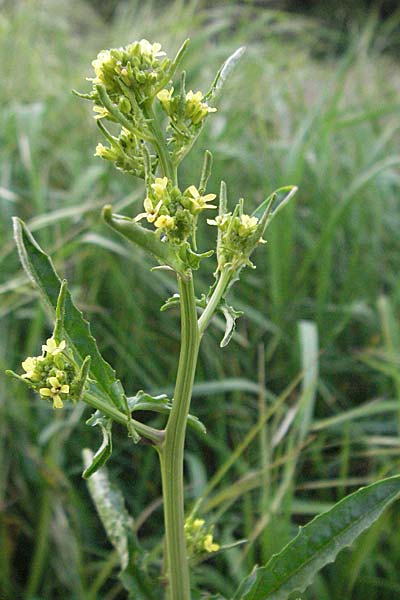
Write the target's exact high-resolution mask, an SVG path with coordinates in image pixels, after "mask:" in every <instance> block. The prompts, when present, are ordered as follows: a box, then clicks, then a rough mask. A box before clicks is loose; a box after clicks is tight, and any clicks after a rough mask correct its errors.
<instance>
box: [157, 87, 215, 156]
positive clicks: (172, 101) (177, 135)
mask: <svg viewBox="0 0 400 600" xmlns="http://www.w3.org/2000/svg"><path fill="white" fill-rule="evenodd" d="M157 98H158V100H159V101H160V104H161V106H162V108H163V110H164V112H165V113H166V114H167V115H168V117H169V126H170V129H171V132H172V134H171V137H170V138H169V143H170V145H171V146H172V147H173V154H174V156H175V157H176V159H177V160H180V159H181V158H183V156H184V155H185V153H186V151H187V149H188V148H190V146H191V143H192V140H193V139H194V138H195V137H196V136H197V135H198V134H199V131H200V129H201V127H202V125H203V121H204V118H205V117H206V116H207V115H208V114H209V113H213V112H216V110H217V109H216V108H213V107H211V106H209V105H208V104H207V101H206V98H205V97H204V96H203V94H202V92H193V91H192V90H190V91H189V92H187V93H186V92H184V91H183V92H181V93H180V94H176V95H174V88H173V87H171V88H170V89H169V90H168V89H165V88H164V89H162V90H161V91H160V92H159V93H158V94H157Z"/></svg>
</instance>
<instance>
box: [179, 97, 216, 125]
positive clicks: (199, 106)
mask: <svg viewBox="0 0 400 600" xmlns="http://www.w3.org/2000/svg"><path fill="white" fill-rule="evenodd" d="M202 100H203V94H202V93H201V92H196V93H194V92H193V90H190V91H189V92H188V93H187V94H186V116H187V117H188V118H189V119H191V120H192V123H193V125H197V124H198V123H200V121H201V120H202V119H203V118H204V117H205V116H206V115H207V114H208V113H211V112H216V110H217V109H216V108H211V106H208V104H207V102H202Z"/></svg>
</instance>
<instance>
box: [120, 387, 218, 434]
mask: <svg viewBox="0 0 400 600" xmlns="http://www.w3.org/2000/svg"><path fill="white" fill-rule="evenodd" d="M128 406H129V410H130V411H131V412H135V411H138V410H149V411H152V412H157V413H161V414H169V413H170V412H171V409H172V402H170V400H169V398H168V396H166V395H165V394H160V395H159V396H151V395H150V394H147V393H146V392H144V391H143V390H139V391H138V393H137V394H136V396H131V397H130V398H128ZM187 422H188V425H190V426H191V427H192V428H193V429H196V430H197V431H200V433H204V434H206V433H207V430H206V428H205V426H204V425H203V423H202V422H201V421H200V419H198V418H197V417H195V416H194V415H188V417H187Z"/></svg>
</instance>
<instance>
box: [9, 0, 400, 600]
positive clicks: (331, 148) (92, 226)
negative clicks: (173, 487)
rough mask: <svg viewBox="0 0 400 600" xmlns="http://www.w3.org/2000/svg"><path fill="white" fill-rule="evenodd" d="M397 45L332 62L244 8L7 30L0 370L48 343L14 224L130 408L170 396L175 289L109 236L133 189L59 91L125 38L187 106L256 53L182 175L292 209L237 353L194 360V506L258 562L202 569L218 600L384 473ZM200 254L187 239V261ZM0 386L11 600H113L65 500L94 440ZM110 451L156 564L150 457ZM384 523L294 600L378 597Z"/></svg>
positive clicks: (399, 160)
mask: <svg viewBox="0 0 400 600" xmlns="http://www.w3.org/2000/svg"><path fill="white" fill-rule="evenodd" d="M392 26H393V23H392ZM388 34H390V31H388V26H386V29H385V27H384V26H381V25H379V24H378V23H377V22H376V21H375V20H374V19H373V18H371V19H370V20H369V21H366V23H365V24H364V26H363V28H362V29H360V30H359V31H354V34H353V36H352V37H351V41H350V42H346V43H347V45H346V50H345V52H344V53H343V54H341V55H339V56H338V55H337V52H336V49H337V43H336V41H335V42H332V40H337V36H338V35H339V34H336V32H334V31H327V30H325V29H324V28H323V27H322V26H321V25H320V24H319V23H318V22H315V21H312V20H305V19H302V18H300V17H294V16H293V15H291V16H290V17H288V16H287V15H285V14H283V13H279V12H277V11H272V10H265V9H256V8H251V7H250V6H244V5H242V6H238V5H236V4H235V3H226V4H222V3H221V4H219V5H217V6H216V7H215V8H207V9H205V8H203V5H202V3H201V2H191V3H183V2H175V3H172V4H169V5H168V6H167V7H165V8H164V9H163V10H156V9H155V8H154V7H153V5H152V3H147V2H146V3H140V2H130V3H128V4H127V5H121V4H120V9H119V11H117V13H116V15H115V17H114V20H113V21H112V22H108V23H105V22H104V21H102V20H101V18H100V16H99V15H96V13H95V11H93V10H92V9H91V8H89V6H88V5H87V4H85V3H84V2H83V1H77V0H74V1H73V2H69V3H68V4H67V6H63V5H61V4H60V3H59V2H56V1H55V0H47V1H46V2H44V1H43V0H42V1H40V2H39V1H32V2H29V3H17V4H16V5H15V6H12V7H11V5H10V6H7V7H6V10H4V11H3V14H2V16H1V20H0V57H1V60H0V80H1V81H2V82H5V83H4V84H3V85H2V86H1V88H0V100H1V106H2V110H1V113H0V125H1V127H0V207H1V213H0V214H1V216H0V235H1V239H2V241H3V243H2V248H1V249H0V272H1V281H0V315H1V317H2V318H1V320H0V334H1V335H0V340H1V343H0V367H1V369H2V370H3V368H14V369H18V368H19V363H20V361H21V360H22V359H23V358H24V357H25V356H27V355H31V354H34V353H35V352H37V351H38V350H39V348H40V344H41V343H42V340H43V339H45V337H46V334H47V333H48V332H49V331H50V324H49V322H48V321H47V318H46V316H45V315H44V313H43V311H42V309H41V308H40V305H39V302H38V300H37V298H36V294H35V292H34V290H32V288H31V287H30V286H29V285H28V283H27V282H26V280H25V278H24V276H23V274H22V272H21V270H20V267H19V264H18V260H17V256H16V252H15V249H14V245H13V242H12V237H11V224H10V217H11V216H12V215H14V214H18V215H19V216H21V217H22V218H23V219H24V220H26V221H27V223H28V224H29V225H30V226H31V228H32V230H33V231H34V232H35V235H37V237H38V239H39V240H40V243H41V244H42V245H43V246H44V247H45V248H46V250H48V251H49V252H51V254H52V256H53V258H54V261H55V263H56V266H57V268H58V269H59V270H60V271H61V272H62V273H63V274H65V275H66V276H67V277H68V279H69V281H70V285H71V288H72V292H73V294H74V297H75V299H76V300H77V301H78V303H79V305H80V307H81V308H82V309H83V310H84V312H85V314H86V316H87V317H88V318H90V320H91V322H92V327H93V331H94V333H95V335H96V337H97V338H98V341H99V343H100V346H101V348H102V349H104V351H105V354H106V356H107V357H108V358H109V360H110V361H112V362H113V365H114V366H115V368H116V369H117V371H118V374H119V375H120V377H121V378H122V380H123V382H124V384H125V386H126V388H127V390H128V391H129V392H132V393H134V392H135V391H136V390H137V389H139V388H144V389H146V390H149V391H152V390H158V391H160V390H165V389H170V387H171V385H172V382H173V380H174V375H175V369H176V353H177V350H178V343H179V340H178V331H179V329H178V315H177V313H175V312H174V311H172V310H171V311H170V312H169V313H162V314H160V313H159V307H160V305H161V304H162V303H163V301H164V300H165V299H166V298H167V297H168V295H170V294H171V292H174V291H175V282H174V280H173V278H171V277H170V276H168V275H166V274H165V273H164V274H162V273H160V272H154V273H150V272H149V270H150V268H151V266H152V264H151V263H150V261H148V260H147V259H145V258H144V257H143V256H142V255H141V254H139V253H138V252H136V251H134V250H133V249H132V248H130V247H128V246H126V245H125V244H124V243H123V242H122V241H120V240H119V239H117V238H115V237H114V236H113V235H112V234H111V233H109V232H108V231H107V230H106V229H105V227H104V226H103V225H102V224H101V222H100V220H99V210H100V207H101V206H102V205H103V204H105V203H107V202H112V203H113V205H114V206H115V207H116V208H117V209H118V210H119V211H121V212H126V214H134V213H136V212H138V211H139V209H140V206H141V202H142V189H141V185H140V182H138V181H136V180H134V179H132V180H131V179H129V178H128V177H127V176H124V175H122V174H120V173H115V172H113V171H112V169H111V168H109V166H108V165H107V164H106V163H105V162H102V161H100V160H99V159H96V158H94V157H93V152H94V148H95V144H96V142H97V141H98V139H99V136H98V133H97V131H96V128H95V125H94V122H93V120H92V117H91V114H90V109H89V108H88V106H86V105H85V104H84V103H82V102H80V101H79V100H77V99H76V98H74V97H73V96H72V95H71V94H70V90H71V89H72V88H76V89H79V90H82V91H84V90H85V89H87V88H88V84H87V83H86V82H85V77H86V76H89V75H90V61H91V60H92V59H93V58H94V57H95V55H96V53H97V52H98V51H99V50H100V49H102V48H104V47H109V46H111V45H118V46H119V45H123V44H125V43H128V42H129V41H132V40H133V39H136V38H138V39H140V38H142V37H147V38H149V39H154V40H159V41H160V42H162V44H163V46H165V48H166V49H167V50H168V51H170V52H171V53H172V52H173V51H175V50H176V49H177V48H178V45H179V44H180V42H181V41H182V40H183V39H184V38H185V37H188V36H189V37H191V39H192V43H191V45H190V49H189V52H188V58H187V63H186V65H187V70H188V72H189V73H190V78H189V82H188V86H189V88H190V87H193V88H197V87H199V88H200V89H202V90H206V89H207V86H208V85H209V83H210V81H211V80H212V78H213V75H214V73H215V71H216V69H217V68H218V66H219V65H220V63H221V62H222V61H223V60H224V59H225V58H226V57H227V56H228V55H229V54H230V53H232V52H233V51H234V50H235V49H236V48H237V47H238V46H241V45H245V46H246V47H247V51H246V54H245V57H244V58H243V59H242V63H241V65H240V67H239V68H238V70H237V71H236V72H235V74H234V76H233V77H232V79H231V80H230V82H229V83H228V85H227V87H226V89H225V92H224V94H223V97H222V98H221V101H220V104H219V106H218V113H217V114H216V115H215V118H213V120H212V119H211V118H210V120H209V123H208V125H207V127H206V130H205V131H204V133H203V134H202V136H201V138H200V141H199V145H198V147H197V150H196V151H195V152H194V153H193V158H190V159H188V161H187V162H186V163H184V167H183V171H182V177H183V181H184V182H187V183H188V184H189V183H192V182H193V181H196V180H197V178H198V177H199V169H200V164H201V156H202V152H203V151H204V149H206V148H210V149H211V150H212V151H213V154H214V170H213V175H212V179H211V180H210V185H209V188H210V191H215V190H217V189H218V186H219V181H220V180H221V178H223V179H224V180H225V181H226V182H227V185H228V193H229V197H230V200H231V202H232V204H233V203H234V202H235V201H236V200H237V199H238V198H239V197H241V196H244V197H245V199H246V202H247V203H248V206H249V207H250V208H252V207H254V206H255V205H256V204H257V203H258V202H259V201H261V200H262V199H263V198H264V197H265V196H266V195H268V194H269V193H270V192H271V191H272V189H273V188H276V187H278V186H280V185H284V184H296V185H298V186H299V188H300V190H299V193H298V195H297V197H296V198H297V199H296V200H295V202H294V203H293V206H292V208H291V209H289V211H286V212H285V213H282V215H281V216H280V217H279V218H278V219H277V220H276V222H275V223H274V225H273V228H271V231H270V234H269V236H268V244H267V245H266V246H264V247H262V248H261V249H259V250H258V254H257V256H256V263H257V270H256V271H255V272H253V271H249V272H248V273H245V275H244V277H243V281H242V282H241V284H240V286H237V287H236V288H235V292H234V294H233V297H232V298H231V300H232V304H233V305H234V306H235V307H236V308H240V309H242V310H244V311H245V316H244V317H242V318H241V320H240V322H239V326H238V332H237V335H236V337H235V339H234V341H233V342H231V344H230V346H229V347H228V348H226V349H224V350H223V351H221V350H220V349H219V345H218V344H219V340H220V338H221V337H222V332H221V330H220V324H218V322H216V324H215V327H212V328H211V331H210V332H209V333H207V335H206V337H205V339H204V345H203V347H202V352H201V357H200V365H199V370H198V374H197V382H198V383H197V385H196V388H195V396H194V400H193V412H194V413H195V414H197V415H198V416H199V417H200V418H201V419H202V420H203V421H204V423H205V424H206V425H207V427H208V436H207V437H201V436H199V435H196V434H194V433H191V434H190V437H189V441H188V461H187V481H188V498H189V499H191V500H192V501H195V500H198V499H199V498H200V497H202V505H201V507H202V508H201V510H203V511H204V512H205V514H206V515H207V518H208V519H210V520H211V521H215V522H216V529H215V537H216V538H217V540H219V541H221V542H222V543H223V544H227V545H228V544H231V543H234V542H236V541H238V540H243V539H247V540H249V542H248V543H246V544H242V545H237V546H234V547H233V548H231V549H230V550H226V551H225V552H223V553H221V554H220V555H218V556H217V557H216V558H215V559H214V560H213V561H208V562H205V563H203V564H202V565H200V566H199V567H198V568H197V571H196V573H197V575H196V577H197V578H198V581H199V583H200V585H201V584H203V585H207V586H209V587H210V588H212V589H213V590H215V591H220V592H222V593H224V594H225V595H227V596H229V593H231V592H233V590H234V588H235V585H236V584H237V583H238V582H239V580H240V579H241V577H242V576H244V575H245V574H246V573H247V572H248V571H249V569H250V568H251V566H252V564H253V563H254V562H255V561H257V562H261V561H265V560H266V559H267V558H268V556H270V554H271V553H272V552H274V551H276V550H278V549H279V548H280V547H281V546H282V544H283V542H284V541H285V539H287V538H288V537H289V535H290V534H291V533H293V531H294V529H295V527H296V525H298V524H301V523H304V522H306V521H307V520H308V519H310V518H311V516H312V515H314V514H316V513H317V512H319V511H320V510H322V509H324V508H326V507H327V506H329V505H330V504H331V503H333V502H334V501H335V500H337V499H338V498H340V497H342V496H343V495H344V494H345V493H347V492H349V491H351V490H353V489H355V488H357V487H359V486H360V485H363V484H364V483H367V482H369V481H372V480H374V479H375V478H378V477H379V476H382V475H386V474H390V473H394V472H397V471H398V465H399V450H398V433H399V424H400V420H399V416H400V413H399V408H398V406H397V403H398V401H399V389H400V388H399V385H400V378H399V360H400V348H399V342H398V335H396V331H397V329H398V314H399V306H400V286H399V281H398V272H399V268H400V264H399V263H400V258H399V257H400V252H399V250H400V247H399V241H398V240H399V237H398V231H399V221H400V216H399V215H400V213H399V208H398V190H399V165H400V154H399V152H398V142H399V127H398V119H399V109H400V103H399V100H398V97H399V95H398V92H399V87H400V69H399V65H398V63H397V62H396V61H395V59H394V58H393V57H392V56H391V55H390V53H387V52H383V49H384V50H386V47H387V46H388V45H390V43H389V42H388V40H389V41H390V37H388ZM347 39H348V38H346V40H347ZM16 40H18V43H17V44H16V43H15V41H16ZM382 40H385V44H383V43H382ZM331 49H332V51H331ZM318 56H323V58H322V59H318V58H316V57H318ZM210 229H211V228H210ZM211 234H212V232H211ZM209 235H210V232H207V231H202V232H201V241H200V247H204V248H206V247H207V239H208V236H209ZM209 262H210V264H209V265H206V266H205V268H204V271H203V272H202V273H201V274H200V276H201V278H202V281H203V282H204V284H205V285H207V284H208V283H211V281H212V275H211V274H212V270H213V267H214V265H213V263H212V260H210V261H209ZM127 290H131V291H129V292H128V293H127ZM155 332H157V334H156V333H155ZM161 348H162V351H160V349H161ZM303 376H304V377H303ZM205 382H207V383H205ZM0 386H1V394H0V413H1V414H0V509H1V512H0V548H1V549H2V551H1V552H0V590H1V593H0V595H1V596H2V599H3V598H4V600H8V599H13V600H14V599H15V598H23V599H24V600H33V599H34V598H36V599H39V598H40V599H41V600H42V599H43V600H44V599H45V600H47V599H50V598H55V597H57V598H60V599H65V600H66V599H71V600H75V599H78V598H79V600H95V599H96V600H97V599H98V600H111V599H112V598H123V597H124V596H123V593H122V591H121V590H120V588H119V584H118V582H117V579H116V573H117V566H116V562H115V557H114V555H113V554H112V552H111V550H110V547H109V546H108V545H107V543H106V541H105V535H104V532H103V530H102V528H101V525H100V523H99V521H98V519H97V516H96V514H95V513H94V512H93V508H92V505H91V502H90V499H89V496H88V493H87V491H86V487H85V484H84V482H83V481H82V480H81V478H80V473H81V470H82V459H81V454H80V448H81V447H83V446H88V447H95V445H96V444H97V443H98V441H99V440H98V437H97V432H95V431H92V430H91V429H89V428H88V427H86V426H85V425H84V420H85V419H84V416H89V414H88V413H87V412H85V414H84V416H83V415H82V410H83V409H82V408H81V407H77V408H75V409H73V410H67V411H65V412H64V413H63V415H61V417H59V418H55V417H54V414H53V412H52V411H51V410H49V409H48V407H47V406H45V405H43V402H41V401H40V400H36V399H35V398H32V397H31V396H30V395H29V394H27V393H26V391H25V389H23V388H22V387H21V386H18V385H16V384H14V382H12V381H6V380H5V378H4V377H3V378H1V379H0ZM117 438H118V433H117ZM122 440H123V436H122V435H121V439H120V444H119V445H118V443H117V442H118V439H117V440H116V442H115V447H116V448H118V450H117V451H116V452H115V453H114V455H113V458H112V459H111V461H110V463H109V464H110V467H109V468H110V472H111V475H112V477H113V479H115V480H117V479H118V480H120V482H121V486H122V487H123V489H124V492H125V495H126V498H127V502H128V505H129V508H130V510H131V511H132V514H133V515H134V516H135V518H136V519H137V524H138V526H140V527H139V531H138V533H139V537H140V538H141V540H142V541H143V544H144V545H145V546H146V547H147V548H152V547H154V545H156V544H157V542H158V541H159V533H160V530H161V523H162V514H161V507H160V504H159V502H158V503H157V500H159V494H160V484H159V481H158V480H157V478H156V477H155V475H154V473H155V472H156V462H155V456H153V454H152V453H151V452H148V448H141V447H137V448H136V449H135V452H134V454H133V456H131V448H130V447H128V446H127V445H126V443H125V442H123V441H122ZM207 479H208V483H206V481H207ZM154 501H156V504H155V505H154V506H153V505H152V503H153V502H154ZM149 514H150V516H148V515H149ZM398 521H399V510H398V508H397V507H396V506H395V507H394V508H393V509H392V511H391V512H390V513H388V514H387V515H386V516H385V517H384V518H383V519H382V520H381V521H379V523H378V524H377V525H376V526H375V527H374V528H373V529H372V530H371V531H370V532H368V533H367V534H365V536H364V538H363V539H362V541H361V542H360V543H359V544H357V546H356V548H355V549H354V550H353V551H352V552H347V553H345V554H343V556H342V558H341V559H339V561H338V562H337V563H336V564H335V565H333V566H330V567H329V568H327V569H325V570H324V572H323V573H322V574H321V576H320V577H319V578H318V579H317V581H316V582H315V585H314V586H313V588H312V589H310V590H309V591H308V592H307V593H306V594H305V596H304V598H307V600H314V598H315V599H318V600H325V599H326V600H339V599H342V598H357V600H363V599H364V598H365V599H366V600H367V599H368V600H375V599H376V600H377V599H378V598H379V599H385V598H388V599H389V598H393V597H394V595H396V593H398V590H399V588H400V579H399V575H398V569H397V567H396V565H398V562H399V560H400V545H399V541H398V536H397V535H396V532H397V529H398ZM159 559H160V556H159V554H158V555H156V557H155V560H156V562H157V561H158V560H159Z"/></svg>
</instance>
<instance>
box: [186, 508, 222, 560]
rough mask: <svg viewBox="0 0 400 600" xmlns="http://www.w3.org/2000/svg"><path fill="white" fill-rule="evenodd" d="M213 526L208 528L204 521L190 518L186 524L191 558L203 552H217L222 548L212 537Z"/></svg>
mask: <svg viewBox="0 0 400 600" xmlns="http://www.w3.org/2000/svg"><path fill="white" fill-rule="evenodd" d="M212 531H213V526H211V527H207V526H206V524H205V521H204V519H194V518H191V517H189V518H188V519H187V520H186V522H185V536H186V543H187V549H188V554H189V556H195V555H196V554H201V553H203V552H217V551H218V550H219V548H220V546H219V544H216V543H215V542H214V539H213V535H212Z"/></svg>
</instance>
